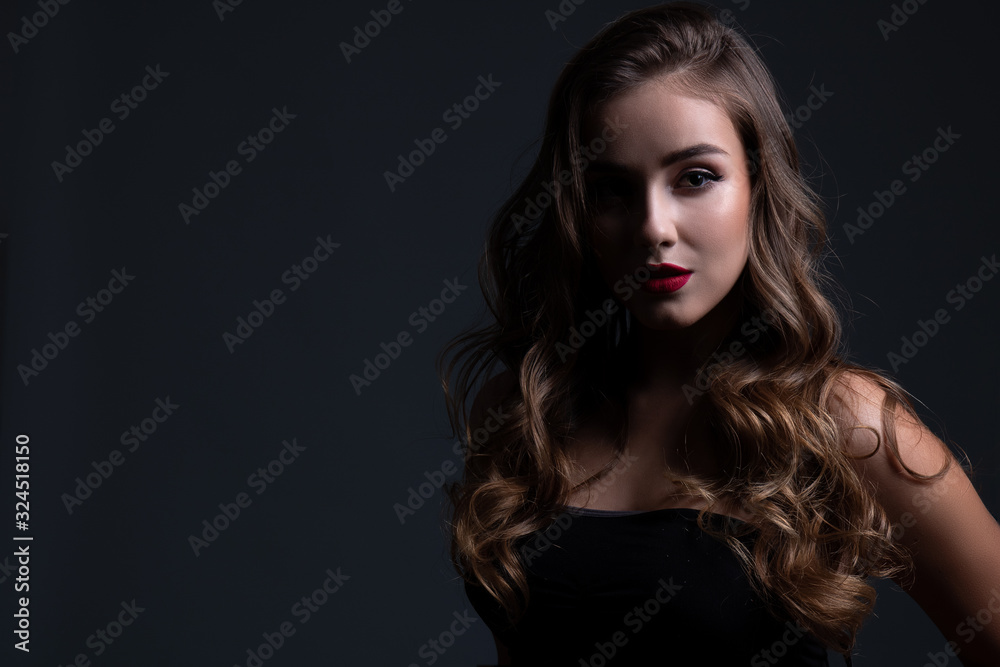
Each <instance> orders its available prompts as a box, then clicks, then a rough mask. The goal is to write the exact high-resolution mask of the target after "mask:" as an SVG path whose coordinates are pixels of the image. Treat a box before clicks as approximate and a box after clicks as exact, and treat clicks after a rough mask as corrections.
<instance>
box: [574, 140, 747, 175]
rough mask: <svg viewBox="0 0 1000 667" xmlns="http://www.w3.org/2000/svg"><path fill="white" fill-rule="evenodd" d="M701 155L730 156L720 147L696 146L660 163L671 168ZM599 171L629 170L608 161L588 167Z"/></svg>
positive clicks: (598, 161)
mask: <svg viewBox="0 0 1000 667" xmlns="http://www.w3.org/2000/svg"><path fill="white" fill-rule="evenodd" d="M701 155H725V156H727V157H728V156H729V153H727V152H726V151H724V150H722V149H721V148H719V147H718V146H715V145H713V144H695V145H694V146H688V147H687V148H680V149H678V150H676V151H673V152H671V153H667V154H666V155H665V156H663V160H661V161H660V166H661V167H669V166H670V165H672V164H674V163H675V162H680V161H681V160H689V159H691V158H693V157H699V156H701ZM591 170H597V171H613V172H627V171H628V170H629V169H628V167H626V166H625V165H622V164H618V163H617V162H609V161H607V160H594V161H593V162H591V163H590V165H589V166H588V167H587V171H591Z"/></svg>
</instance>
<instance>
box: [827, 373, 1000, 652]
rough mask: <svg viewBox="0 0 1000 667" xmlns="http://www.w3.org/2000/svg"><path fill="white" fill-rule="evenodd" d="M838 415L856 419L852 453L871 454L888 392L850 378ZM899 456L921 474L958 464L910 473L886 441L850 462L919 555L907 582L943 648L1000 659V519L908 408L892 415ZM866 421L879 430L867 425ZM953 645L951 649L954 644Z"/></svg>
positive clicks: (906, 543)
mask: <svg viewBox="0 0 1000 667" xmlns="http://www.w3.org/2000/svg"><path fill="white" fill-rule="evenodd" d="M835 396H836V397H837V400H836V401H835V403H836V404H837V405H839V407H836V406H831V408H832V409H833V411H834V413H835V415H836V416H837V417H838V418H841V419H844V420H845V421H846V422H847V423H848V424H850V425H861V426H864V427H866V428H857V429H854V430H853V431H852V435H851V437H850V440H849V442H848V449H849V450H850V452H849V453H850V455H851V456H854V457H858V456H865V455H867V454H869V453H871V452H872V450H873V449H874V447H875V443H876V439H875V433H879V434H880V437H881V438H882V442H883V443H884V432H883V430H882V428H881V404H882V397H883V391H882V390H881V389H880V388H879V387H877V386H876V385H874V384H873V383H871V382H870V381H869V380H866V379H862V378H860V377H859V376H850V377H849V378H848V379H847V380H846V381H845V382H844V383H843V387H842V390H841V391H838V392H835ZM893 424H894V425H895V429H896V441H897V444H898V448H899V454H900V456H901V458H902V460H903V462H904V463H906V465H907V466H909V468H910V469H912V470H914V471H916V472H917V473H920V474H924V475H929V474H933V473H936V472H937V471H938V470H940V469H941V468H942V466H943V464H944V462H945V460H946V458H945V457H948V458H950V459H951V461H952V466H951V468H950V469H949V470H948V472H947V473H946V474H945V475H944V476H943V477H940V478H938V479H936V480H933V481H932V482H929V483H928V482H922V481H921V480H917V479H916V478H914V477H913V476H912V475H910V474H909V473H907V472H906V471H905V470H904V469H903V468H902V467H901V466H900V465H899V461H898V460H896V458H895V457H894V456H893V455H892V453H891V452H890V451H889V449H888V447H886V446H885V445H884V444H883V445H882V446H880V447H879V450H878V452H877V453H876V454H875V455H874V456H871V457H870V458H861V459H856V460H854V461H852V463H853V465H854V466H855V469H856V470H857V471H858V474H859V476H860V477H861V478H862V480H864V481H865V482H867V483H868V484H869V485H870V487H871V488H872V490H873V492H874V495H875V497H876V500H877V501H878V502H879V503H880V504H881V505H882V507H883V508H884V509H885V511H886V513H887V515H888V517H889V520H890V521H891V522H892V523H893V524H894V526H896V528H895V531H894V535H896V536H898V542H899V544H900V545H902V546H903V547H904V548H906V549H907V550H908V551H909V552H910V553H911V554H912V555H913V560H914V567H915V570H914V577H913V581H912V585H911V586H909V587H908V588H906V587H905V586H903V584H902V582H900V581H897V582H896V583H898V584H900V585H901V587H904V590H906V592H907V593H908V594H909V595H910V596H911V597H912V598H913V599H914V600H915V601H916V602H917V604H919V605H920V607H921V608H922V609H923V610H924V611H925V612H926V613H927V615H928V617H930V619H931V620H932V621H933V622H934V623H935V625H937V627H938V629H940V630H941V633H942V634H943V635H944V636H945V638H946V639H947V640H948V642H949V644H948V645H947V646H942V650H943V651H946V653H951V654H952V655H955V654H957V656H958V658H959V659H960V660H961V661H962V664H963V665H965V666H966V667H976V666H979V665H984V666H985V665H998V664H1000V525H998V524H997V521H996V519H994V518H993V516H992V515H991V514H990V512H989V510H987V509H986V507H985V506H984V505H983V501H982V500H981V499H980V497H979V495H978V494H977V493H976V490H975V488H974V487H973V485H972V483H971V482H970V480H969V478H968V476H967V475H966V474H965V471H964V470H962V468H961V467H960V466H959V464H958V461H957V460H956V459H955V458H954V456H953V455H952V454H951V453H950V452H949V451H948V450H947V449H946V448H945V446H944V444H943V443H942V442H941V440H940V439H938V438H937V437H936V436H935V435H934V434H933V433H931V431H930V430H929V429H928V428H927V427H926V426H925V425H924V424H923V423H922V422H920V421H919V420H914V419H913V418H912V417H911V416H909V415H908V414H907V413H906V412H905V410H904V409H902V407H897V412H896V415H895V417H894V419H893ZM867 427H870V428H871V429H874V432H873V431H872V430H869V429H868V428H867ZM948 649H951V650H948Z"/></svg>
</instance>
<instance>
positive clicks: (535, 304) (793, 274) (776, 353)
mask: <svg viewBox="0 0 1000 667" xmlns="http://www.w3.org/2000/svg"><path fill="white" fill-rule="evenodd" d="M664 74H669V75H670V76H671V83H673V84H676V85H678V86H680V87H681V89H682V90H684V91H685V94H688V95H691V96H693V97H697V98H700V99H706V100H709V101H711V102H713V103H715V104H717V105H719V106H720V107H721V108H722V109H724V110H725V112H726V113H727V114H728V117H729V118H730V120H731V121H732V123H733V126H734V127H735V128H736V130H737V132H738V134H739V136H740V138H741V139H742V142H743V146H744V148H745V149H746V151H747V156H746V157H747V162H748V166H749V170H750V173H751V207H750V221H749V225H750V226H749V230H750V251H749V259H748V261H747V264H746V266H745V268H744V270H743V273H742V275H741V276H740V278H739V280H738V282H737V284H736V286H735V288H734V289H736V290H738V293H739V295H740V303H741V306H740V307H741V312H740V318H739V322H741V323H747V322H751V321H754V320H753V318H754V317H757V318H764V320H765V321H766V322H768V323H769V326H767V327H764V328H762V329H755V332H756V333H755V336H754V340H753V342H749V341H748V339H747V337H746V335H745V334H746V333H747V331H746V328H745V326H744V327H743V330H742V332H741V330H740V328H739V327H738V326H737V327H734V328H733V330H732V331H731V332H730V333H729V335H728V336H727V337H726V339H725V340H723V342H722V343H721V344H720V345H719V348H718V350H723V351H724V350H727V349H730V344H731V342H732V341H734V340H740V341H741V343H742V344H744V345H745V353H743V354H742V355H732V354H730V355H726V354H713V355H712V357H711V360H712V364H711V365H710V366H709V365H707V362H706V365H705V366H703V367H702V368H701V369H700V370H699V383H698V385H697V386H691V387H688V390H689V391H690V395H691V399H692V400H693V401H694V403H695V408H694V410H693V413H692V420H693V419H699V420H703V421H701V422H700V423H706V424H709V425H710V427H709V428H710V429H711V435H712V439H713V443H714V446H715V447H717V448H718V451H719V452H720V455H721V460H722V462H723V465H722V474H721V475H720V476H719V477H718V478H702V477H698V476H696V475H690V474H681V473H676V472H675V473H673V474H672V475H670V476H669V477H668V479H669V480H670V481H671V482H672V483H675V484H679V485H680V486H681V488H684V489H686V490H688V492H689V493H692V494H696V495H698V496H700V497H702V498H704V499H705V501H706V502H707V506H706V507H705V508H704V509H703V510H702V512H701V513H700V514H699V515H698V523H699V525H700V526H701V528H702V529H703V530H705V531H706V532H709V533H711V534H713V535H714V536H716V537H717V538H719V539H721V540H723V541H724V542H725V543H726V544H728V545H729V546H730V548H731V549H732V550H733V552H734V553H735V554H736V555H737V556H738V557H739V559H740V562H742V563H743V566H744V568H745V570H746V572H747V574H748V576H749V577H750V579H751V582H752V583H753V585H754V586H755V588H756V590H757V591H758V593H759V594H760V595H761V596H762V597H763V598H764V599H767V600H770V601H772V602H775V603H777V604H779V605H781V606H783V607H784V610H785V612H786V614H787V615H789V616H790V617H791V618H793V619H794V620H796V621H797V622H799V623H800V624H801V625H802V626H804V627H805V628H807V629H808V630H809V631H810V632H812V633H813V634H814V635H816V636H817V637H818V638H819V639H820V640H821V641H823V642H824V643H825V644H826V645H827V646H829V647H830V648H832V649H834V650H836V651H839V652H841V653H845V654H848V653H849V651H850V650H851V648H852V647H853V645H854V642H855V639H856V636H857V632H858V630H859V629H860V626H861V624H862V622H863V620H864V618H865V617H866V616H867V615H868V614H869V613H870V611H871V610H872V608H873V606H874V602H875V590H874V589H873V588H872V587H871V586H870V585H868V583H866V579H867V578H868V577H869V576H877V577H890V576H903V575H911V574H912V560H911V559H910V556H909V555H908V553H907V552H906V550H905V549H903V548H902V547H901V546H900V545H899V544H897V543H896V542H895V541H894V539H893V534H892V528H893V526H892V524H891V522H890V520H889V518H888V517H887V515H886V513H885V512H884V510H883V509H882V508H881V507H880V505H879V504H878V503H877V502H876V500H875V498H874V496H873V495H872V492H871V490H870V489H868V488H867V486H866V485H865V484H864V483H863V481H862V480H861V478H860V477H859V475H858V473H857V472H856V469H855V467H854V466H853V465H852V462H851V461H850V460H849V458H850V457H849V456H848V454H847V452H846V450H845V444H846V443H847V438H848V436H849V432H850V431H851V430H852V429H853V428H858V427H857V426H851V425H845V424H843V423H841V421H840V420H838V419H835V418H834V416H833V414H832V412H831V401H833V400H835V397H836V392H835V389H836V385H837V384H838V382H845V381H846V378H845V377H844V374H845V373H848V372H850V373H851V374H852V375H853V376H855V377H861V378H866V379H868V380H870V381H872V382H874V383H875V384H876V385H877V386H878V387H879V388H880V389H881V390H883V391H884V392H885V393H884V399H883V404H882V430H883V433H884V436H885V437H884V444H885V445H886V446H887V447H889V448H890V450H891V451H892V453H893V454H894V455H895V457H896V458H897V459H898V460H900V463H902V461H901V459H900V457H899V450H898V448H897V444H896V439H895V432H894V429H893V422H892V418H893V416H894V415H896V414H897V408H899V407H900V406H901V407H902V409H903V410H905V411H906V412H907V413H909V414H910V415H913V416H914V417H915V416H916V412H915V410H914V408H913V404H912V403H911V402H910V400H909V399H908V397H907V393H906V392H905V390H904V389H903V388H902V387H900V386H899V385H898V384H897V383H896V382H894V381H893V380H890V379H888V378H887V377H886V376H885V375H884V374H882V373H881V372H876V371H873V370H870V369H866V368H863V367H861V366H859V365H857V364H854V363H850V362H848V361H846V360H845V359H844V358H843V357H844V356H845V355H843V354H842V353H841V352H840V350H841V345H842V326H841V323H840V321H839V319H838V312H837V310H836V309H835V308H834V306H833V305H832V304H831V302H830V300H829V299H828V298H827V297H826V296H825V295H824V289H825V288H827V287H835V286H834V285H833V284H832V281H831V279H830V278H829V276H828V275H827V274H826V273H825V270H824V268H823V261H824V259H825V258H824V253H825V247H826V244H827V236H826V221H825V217H824V214H823V211H822V209H821V207H820V202H819V198H818V196H817V195H816V194H815V193H814V192H813V191H812V189H811V188H810V186H809V185H808V183H807V182H806V181H805V179H804V178H803V176H802V175H801V174H800V172H799V157H798V151H797V148H796V146H795V142H794V139H793V137H792V133H791V130H790V129H789V127H788V123H787V121H786V120H785V117H784V115H783V113H782V104H781V102H779V96H778V93H777V88H776V86H775V83H774V81H773V79H772V77H771V74H770V72H769V71H768V70H767V68H766V66H765V65H764V63H763V62H762V60H761V59H760V57H759V56H758V55H757V53H756V51H755V49H754V48H752V47H751V46H750V42H749V40H748V39H746V38H744V37H742V36H741V35H740V34H739V33H738V32H737V31H736V30H734V29H733V28H731V27H728V26H726V25H724V24H723V23H722V22H721V21H720V20H718V19H717V18H716V17H715V16H714V15H713V14H712V13H711V12H710V11H709V10H707V9H706V8H704V7H702V6H700V5H697V4H693V3H687V2H676V3H668V4H663V5H658V6H654V7H648V8H644V9H640V10H637V11H633V12H630V13H628V14H625V15H624V16H622V17H621V18H619V19H618V20H616V21H614V22H612V23H610V24H608V25H607V26H605V27H604V29H603V30H602V31H601V32H600V33H599V34H597V35H596V36H595V37H594V38H593V39H591V40H590V41H589V42H588V43H587V44H586V45H585V46H584V47H583V48H582V49H580V51H579V52H578V53H577V54H576V55H575V56H574V57H573V58H572V60H570V62H569V63H568V64H567V65H566V66H565V68H564V69H563V71H562V73H561V74H560V76H559V78H558V80H557V82H556V84H555V87H554V89H553V91H552V93H551V97H550V100H549V104H548V111H547V118H546V127H545V131H544V136H543V139H542V144H541V146H540V149H539V153H538V156H537V158H536V160H535V161H534V164H533V166H532V168H531V170H530V172H529V174H528V176H527V177H526V178H525V179H524V181H523V182H522V183H521V185H520V186H519V187H518V188H517V190H516V191H515V193H514V194H513V195H512V196H511V197H510V198H509V199H508V200H507V201H506V202H505V203H504V204H503V206H502V207H501V208H500V210H499V211H498V212H497V213H496V215H495V216H494V218H493V220H492V222H491V226H490V229H489V234H488V240H487V242H486V245H485V248H484V252H483V255H482V257H481V259H480V262H479V281H480V285H481V289H482V291H483V295H484V298H485V302H486V305H487V307H488V308H489V311H490V313H491V314H492V316H493V318H494V320H495V322H493V323H490V324H488V325H484V326H482V327H480V328H473V329H469V330H466V331H465V332H463V333H462V334H461V335H459V336H458V337H456V338H455V339H454V340H452V341H451V342H450V343H449V344H448V345H447V346H446V347H445V348H444V349H443V350H442V352H441V353H440V355H439V357H438V359H437V371H438V375H439V377H440V381H441V384H442V387H443V389H444V393H445V398H446V403H447V408H448V414H449V419H450V423H451V426H452V428H453V429H454V432H455V433H456V434H457V433H461V434H463V437H464V440H465V443H466V448H465V471H464V472H465V474H464V478H463V479H462V481H461V482H456V483H454V484H452V485H450V486H449V487H448V489H447V491H448V495H449V499H450V501H451V505H452V506H453V513H452V516H451V519H450V522H449V527H450V537H451V543H450V553H451V559H452V562H453V564H454V566H455V568H456V569H457V570H458V572H459V573H460V575H461V576H462V577H463V578H464V579H465V580H467V581H468V582H470V583H472V584H476V585H480V586H482V587H484V589H485V590H486V591H488V592H489V593H490V594H491V595H492V596H493V597H494V598H496V599H497V600H498V601H499V603H500V604H501V605H502V606H503V607H504V608H505V609H506V610H507V612H508V617H509V619H510V620H511V621H512V622H513V621H514V620H516V619H517V618H518V617H519V616H520V615H521V614H522V613H523V611H524V609H525V606H526V605H527V603H528V600H529V593H528V585H527V579H526V574H525V568H524V564H523V563H522V562H521V560H520V559H519V557H518V548H517V543H518V541H519V540H520V539H522V538H525V537H527V536H529V535H531V534H532V533H534V532H536V531H538V530H540V529H543V528H545V527H546V526H547V525H549V524H550V523H551V521H552V520H553V518H554V517H555V516H556V515H557V514H558V513H559V512H560V510H561V508H562V506H563V505H565V504H566V500H567V499H568V498H569V496H570V494H572V493H573V492H574V491H575V490H577V489H578V488H581V487H585V486H587V485H593V484H594V483H595V482H597V481H598V480H599V479H601V478H602V477H605V476H606V475H607V474H608V472H609V470H610V469H611V468H613V466H614V462H612V464H611V465H610V466H609V467H606V468H605V469H604V470H602V471H600V472H598V473H596V474H594V475H592V476H590V477H589V478H588V479H586V480H584V481H583V482H582V483H580V484H577V485H575V486H574V485H573V484H572V482H571V480H572V479H575V478H578V476H577V477H574V474H575V472H576V471H577V470H578V468H576V467H574V466H575V464H574V463H573V460H572V457H571V456H570V454H569V452H568V450H567V448H568V447H569V446H570V445H569V444H568V442H567V440H568V437H569V436H570V435H571V434H573V433H574V431H575V430H576V429H577V428H579V426H580V425H581V423H582V419H583V417H585V416H586V415H588V414H591V413H592V412H593V411H594V409H595V407H596V406H598V405H599V404H600V403H601V402H602V401H603V402H607V401H612V402H616V403H618V404H619V405H620V404H622V402H623V401H624V396H625V390H626V388H627V384H628V380H629V378H628V377H627V376H626V374H625V372H624V371H623V370H622V369H624V368H627V366H628V364H627V362H628V361H629V360H630V359H631V358H632V357H631V355H633V354H635V349H636V344H635V340H636V329H637V327H636V325H635V323H634V322H633V320H632V318H631V315H630V314H629V313H628V311H627V309H625V308H618V309H617V310H616V311H615V312H612V313H608V312H607V310H604V311H603V315H602V314H601V311H602V308H603V307H602V304H606V303H607V299H609V298H616V296H620V295H621V294H620V292H619V293H618V294H617V295H616V293H615V292H613V291H612V289H611V287H610V286H608V285H607V284H606V282H605V281H604V280H603V279H602V277H601V275H600V272H599V270H598V268H597V263H596V260H595V256H594V253H593V251H592V248H591V247H589V243H588V239H591V238H593V237H592V235H591V233H592V229H593V220H592V215H591V213H592V211H591V208H590V207H589V206H588V200H587V198H586V193H585V188H584V184H583V173H584V170H585V169H586V167H587V165H588V164H589V161H590V160H591V159H592V158H593V157H594V156H593V152H599V150H600V149H601V144H600V143H599V142H598V143H597V145H594V144H593V143H592V144H591V146H590V149H591V150H590V151H589V152H588V150H587V148H586V147H584V146H581V141H582V137H583V128H584V123H585V122H586V119H587V118H588V117H590V114H593V113H594V112H595V111H596V110H598V109H599V108H600V106H601V105H602V104H603V103H604V102H606V101H608V100H609V99H611V98H612V97H614V96H615V95H618V94H620V93H622V92H624V91H628V90H630V89H633V88H635V87H636V86H639V85H641V84H643V83H644V82H646V81H648V80H649V79H651V78H652V77H654V76H661V75H664ZM604 137H605V138H606V139H608V136H607V134H605V135H604ZM608 140H613V138H611V139H608ZM741 333H742V334H743V335H741ZM574 336H575V341H576V343H572V342H568V341H573V340H574ZM581 343H582V344H581ZM452 354H453V355H454V356H453V358H452V359H451V361H450V362H449V363H447V364H446V363H445V357H447V356H449V355H452ZM498 364H501V365H502V366H503V367H504V369H505V370H506V372H507V376H508V377H509V378H510V380H511V381H510V382H508V383H507V386H506V388H505V389H504V391H503V392H502V393H501V394H499V395H497V396H496V399H497V400H496V402H495V403H494V404H493V405H492V407H496V408H498V409H499V410H501V412H500V413H496V414H502V415H505V418H503V419H501V420H499V423H493V424H492V426H491V427H490V428H489V429H485V428H482V427H481V426H482V425H481V424H474V423H470V415H469V413H468V412H467V410H466V407H465V406H466V403H467V400H468V398H469V397H470V395H471V394H472V390H473V387H474V386H476V385H478V384H479V383H480V380H482V379H486V378H489V377H490V376H491V375H492V372H493V370H495V369H496V367H497V365H498ZM456 367H457V368H458V373H457V377H456V378H455V384H454V388H451V386H450V378H451V377H452V375H453V373H454V372H455V369H456ZM477 427H478V428H477ZM876 436H878V434H877V433H876ZM882 444H883V443H882V442H879V443H878V444H877V445H876V451H877V449H878V447H879V446H881V445H882ZM623 451H624V445H623V444H622V442H620V441H619V442H617V443H616V453H617V454H619V455H620V454H621V453H622V452H623ZM874 453H875V452H874V451H873V452H871V454H869V456H870V455H872V454H874ZM903 465H904V467H905V468H906V470H907V471H908V472H909V473H911V474H912V475H913V476H914V477H915V478H919V479H936V478H938V477H940V476H942V475H943V474H945V472H946V471H947V469H948V468H949V467H950V465H951V458H950V457H948V461H947V463H946V464H945V466H944V468H943V469H942V470H940V471H938V472H937V473H936V474H934V475H920V474H919V473H917V472H916V471H913V470H911V469H910V468H909V467H906V466H905V464H903ZM723 498H735V499H736V500H738V501H739V503H740V504H741V505H742V506H744V507H745V508H746V509H747V510H748V511H749V512H750V513H751V515H752V516H753V517H754V521H753V525H752V528H751V527H750V524H745V525H737V524H736V523H735V522H730V523H729V524H728V526H726V527H723V528H717V527H715V526H713V525H712V524H711V523H710V522H709V521H708V519H709V517H708V516H707V515H708V514H709V513H711V512H713V510H714V509H715V508H716V507H719V506H720V505H719V503H720V502H721V500H722V499H723ZM748 529H752V530H756V531H758V533H757V539H756V540H755V541H754V542H753V543H752V550H751V549H748V548H747V546H745V545H744V544H743V543H742V542H741V541H740V540H739V539H738V533H739V531H741V530H743V531H746V530H748Z"/></svg>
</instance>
